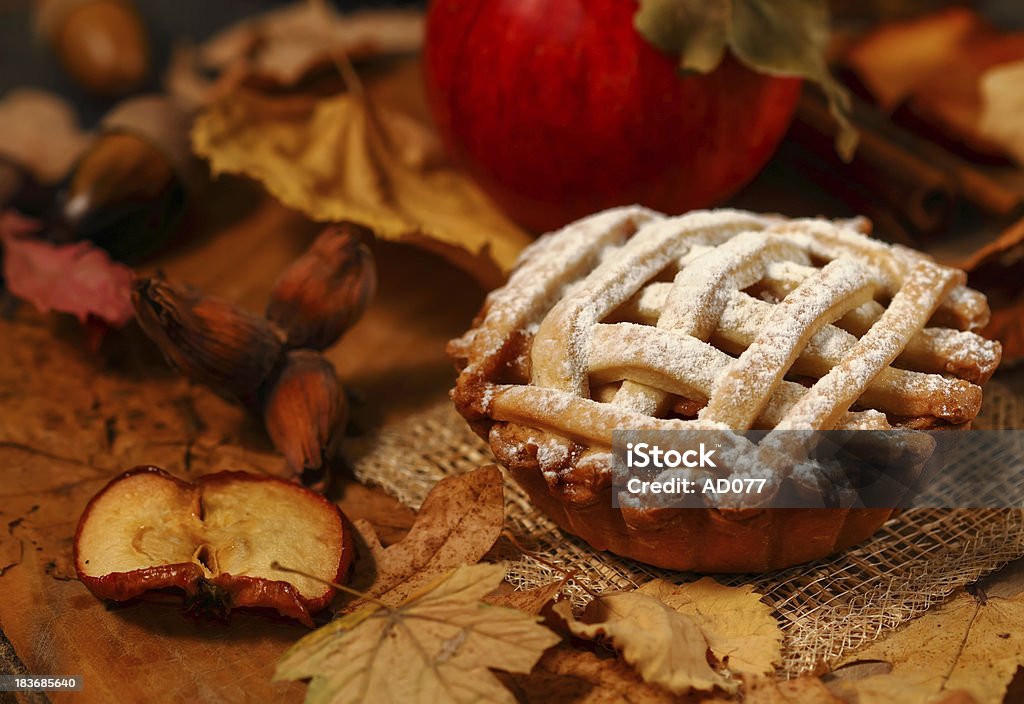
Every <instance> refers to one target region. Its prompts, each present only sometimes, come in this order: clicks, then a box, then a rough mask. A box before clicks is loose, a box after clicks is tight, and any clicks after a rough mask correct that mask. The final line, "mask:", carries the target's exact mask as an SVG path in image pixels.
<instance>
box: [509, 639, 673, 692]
mask: <svg viewBox="0 0 1024 704" xmlns="http://www.w3.org/2000/svg"><path fill="white" fill-rule="evenodd" d="M506 681H509V682H510V684H511V687H512V689H513V690H514V691H515V692H516V693H517V694H518V695H519V697H520V699H522V700H523V701H526V702H529V703H530V704H566V703H571V704H618V703H619V702H624V701H626V702H631V704H673V703H674V702H680V701H684V700H682V699H680V698H679V697H677V696H676V695H673V694H671V693H669V692H667V691H666V690H664V689H662V688H661V687H658V686H657V685H653V684H648V683H646V682H644V681H643V680H642V679H640V676H639V675H637V674H636V672H635V671H634V670H633V669H632V668H631V667H630V666H629V665H627V664H626V663H624V662H623V661H622V660H620V659H618V658H600V657H598V656H597V655H595V654H594V653H591V652H588V651H585V650H577V649H575V648H572V647H570V646H568V645H565V644H562V645H559V646H557V647H555V648H551V649H550V650H548V651H547V652H546V653H544V656H543V657H542V658H541V659H540V660H539V661H538V662H537V665H536V666H535V667H534V668H533V670H532V671H531V672H530V673H529V674H528V675H511V676H508V677H507V678H506ZM686 701H688V700H686Z"/></svg>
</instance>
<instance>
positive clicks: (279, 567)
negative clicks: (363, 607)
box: [270, 560, 398, 612]
mask: <svg viewBox="0 0 1024 704" xmlns="http://www.w3.org/2000/svg"><path fill="white" fill-rule="evenodd" d="M270 569H272V570H277V571H279V572H288V573H290V574H297V575H300V576H302V577H305V578H306V579H312V580H313V581H314V582H319V583H320V584H326V585H327V586H329V587H334V588H335V589H337V590H338V591H340V592H344V593H345V594H349V595H351V596H354V597H358V598H360V599H364V600H366V601H368V602H370V603H371V604H376V605H377V606H379V607H381V608H383V609H387V610H388V611H392V612H394V611H397V610H398V609H396V608H395V607H394V606H392V605H391V604H388V603H385V602H383V601H381V600H380V599H378V598H377V597H374V596H370V595H369V594H367V593H366V592H361V591H359V590H358V589H353V588H352V587H346V586H345V585H344V584H338V583H337V582H332V581H331V580H329V579H321V578H320V577H317V576H316V575H315V574H310V573H309V572H303V571H302V570H298V569H295V568H294V567H288V566H286V565H282V564H281V563H280V562H278V561H277V560H274V561H273V562H271V563H270Z"/></svg>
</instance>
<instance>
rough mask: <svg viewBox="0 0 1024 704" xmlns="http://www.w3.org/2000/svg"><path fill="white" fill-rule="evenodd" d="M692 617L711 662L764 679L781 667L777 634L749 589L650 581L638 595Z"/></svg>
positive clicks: (707, 580)
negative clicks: (710, 653) (717, 662)
mask: <svg viewBox="0 0 1024 704" xmlns="http://www.w3.org/2000/svg"><path fill="white" fill-rule="evenodd" d="M637 591H638V592H640V593H642V594H649V595H651V596H653V597H656V598H658V599H660V600H661V601H663V602H665V603H666V604H668V605H669V606H671V607H672V608H673V609H675V610H676V611H678V612H679V613H681V614H686V615H688V616H691V617H693V618H694V619H695V620H696V622H697V624H698V626H699V627H700V630H701V632H702V633H703V634H704V637H705V638H706V639H707V642H708V647H710V648H711V652H712V653H713V654H714V656H715V658H716V659H717V660H718V661H719V662H720V663H723V664H724V665H725V666H726V667H728V668H729V670H730V672H732V673H734V674H742V675H767V674H770V673H772V672H774V671H775V666H776V665H777V664H778V663H779V662H781V661H782V631H781V630H779V624H778V622H777V621H776V620H775V618H774V617H773V616H772V609H771V607H770V606H768V605H767V604H765V603H764V602H762V601H761V595H760V594H758V593H757V592H755V591H754V587H753V586H751V585H749V584H745V585H743V586H741V587H727V586H725V585H724V584H719V583H718V582H716V581H715V580H713V579H712V578H710V577H704V578H702V579H699V580H697V581H696V582H689V583H687V584H682V585H679V586H676V585H674V584H672V583H671V582H666V581H665V580H661V579H655V580H652V581H650V582H647V583H646V584H643V585H641V586H640V588H639V589H637Z"/></svg>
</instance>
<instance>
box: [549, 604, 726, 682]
mask: <svg viewBox="0 0 1024 704" xmlns="http://www.w3.org/2000/svg"><path fill="white" fill-rule="evenodd" d="M554 609H555V613H557V614H558V615H559V616H561V617H562V618H563V619H565V622H566V625H567V626H568V627H569V630H570V631H571V632H572V634H573V635H575V636H577V637H580V638H587V639H589V640H598V639H602V640H607V641H609V642H610V643H611V644H612V645H613V646H615V648H616V650H618V651H619V652H620V653H622V658H623V659H624V660H625V661H626V662H628V663H629V664H630V665H632V666H633V667H634V668H635V669H636V671H637V672H638V673H639V674H640V677H642V678H643V680H644V681H645V682H649V683H651V684H656V685H659V686H661V687H664V688H665V689H667V690H668V691H670V692H672V693H673V694H686V693H688V692H690V691H692V690H697V691H711V690H713V689H715V688H717V689H720V690H723V691H725V692H735V691H736V689H737V684H736V682H735V681H733V680H730V679H728V678H727V677H725V676H724V675H722V674H721V673H719V672H717V671H715V670H714V669H712V668H711V666H710V665H709V664H708V658H707V653H708V642H707V639H706V638H705V636H704V634H703V633H702V632H701V630H700V626H699V625H698V623H697V620H696V619H694V618H693V617H692V616H689V615H687V614H681V613H679V612H678V611H676V610H674V609H673V608H672V607H670V606H669V605H668V604H666V603H665V602H663V601H661V600H660V599H658V598H657V597H655V596H651V595H650V594H645V593H643V592H639V591H634V592H620V593H615V594H607V595H602V596H600V597H598V598H597V599H595V600H594V601H592V602H590V605H589V606H588V607H587V610H586V612H585V613H584V619H585V620H577V619H576V618H575V616H573V613H572V608H571V606H570V604H569V603H568V602H564V601H563V602H561V603H559V604H556V605H555V607H554Z"/></svg>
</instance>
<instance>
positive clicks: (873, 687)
mask: <svg viewBox="0 0 1024 704" xmlns="http://www.w3.org/2000/svg"><path fill="white" fill-rule="evenodd" d="M865 661H874V662H881V663H886V664H887V665H888V667H889V668H891V669H889V671H888V672H882V673H880V674H871V675H869V676H867V677H863V678H860V679H845V678H843V677H842V671H843V669H844V668H845V667H850V666H852V665H854V664H857V663H861V662H865ZM1022 664H1024V593H1019V594H1017V595H1016V596H1013V597H1009V598H1007V597H1000V596H991V597H984V596H983V595H981V596H980V598H975V597H974V596H972V595H970V594H968V593H967V592H966V591H960V592H957V594H956V595H955V596H954V597H953V598H952V599H950V600H949V601H948V602H946V603H945V604H943V605H942V606H939V607H938V608H935V609H932V610H931V611H929V612H927V613H926V614H924V615H923V616H921V617H919V618H916V619H914V620H913V621H911V622H910V623H908V624H907V625H905V626H903V627H901V628H899V629H898V630H896V631H893V632H892V633H891V634H889V635H888V636H886V637H884V638H882V639H880V640H878V641H875V642H874V643H871V644H869V645H868V646H866V647H864V648H860V649H858V650H857V651H856V652H854V653H853V654H851V655H849V656H848V657H846V658H844V659H843V660H841V661H840V662H839V664H838V666H837V668H836V671H835V672H834V674H833V677H834V679H833V680H832V681H831V682H830V683H829V687H830V689H831V690H832V691H833V692H834V693H835V694H838V695H839V696H841V697H843V698H846V699H852V698H854V697H856V701H857V702H858V703H859V704H875V703H876V702H877V703H879V704H881V703H883V702H892V701H900V702H904V703H905V704H925V703H927V704H932V703H933V702H935V701H938V700H941V699H942V698H944V697H950V698H951V699H952V701H958V700H960V701H963V700H964V699H963V697H964V695H963V694H954V693H956V692H959V691H962V692H963V693H965V694H966V695H967V696H969V697H973V698H974V699H976V700H977V701H979V702H1001V701H1002V700H1003V694H1004V693H1005V692H1006V688H1007V686H1008V685H1009V684H1010V682H1011V680H1012V679H1013V676H1014V674H1015V673H1016V671H1017V668H1018V667H1019V666H1020V665H1022ZM967 701H970V700H967Z"/></svg>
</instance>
